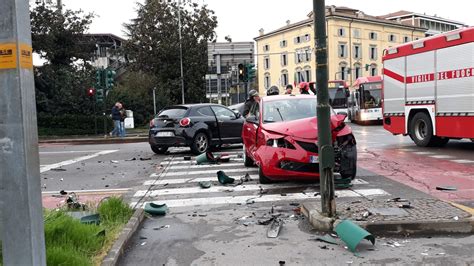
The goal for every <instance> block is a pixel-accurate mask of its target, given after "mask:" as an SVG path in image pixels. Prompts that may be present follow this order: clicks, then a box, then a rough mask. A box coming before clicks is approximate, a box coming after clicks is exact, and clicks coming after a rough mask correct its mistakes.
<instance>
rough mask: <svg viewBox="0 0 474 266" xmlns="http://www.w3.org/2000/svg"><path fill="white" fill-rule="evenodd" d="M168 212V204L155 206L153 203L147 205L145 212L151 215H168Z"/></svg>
mask: <svg viewBox="0 0 474 266" xmlns="http://www.w3.org/2000/svg"><path fill="white" fill-rule="evenodd" d="M167 211H168V206H166V204H155V203H153V202H149V203H147V204H145V212H146V213H149V214H151V215H166V212H167Z"/></svg>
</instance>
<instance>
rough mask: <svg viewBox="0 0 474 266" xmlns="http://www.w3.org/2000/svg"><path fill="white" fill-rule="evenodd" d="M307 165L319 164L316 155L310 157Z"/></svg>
mask: <svg viewBox="0 0 474 266" xmlns="http://www.w3.org/2000/svg"><path fill="white" fill-rule="evenodd" d="M309 163H319V157H318V156H317V155H310V156H309Z"/></svg>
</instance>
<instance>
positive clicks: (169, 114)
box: [156, 107, 188, 118]
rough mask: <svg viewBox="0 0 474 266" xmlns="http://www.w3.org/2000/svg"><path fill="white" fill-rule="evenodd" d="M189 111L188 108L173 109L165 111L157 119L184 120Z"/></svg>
mask: <svg viewBox="0 0 474 266" xmlns="http://www.w3.org/2000/svg"><path fill="white" fill-rule="evenodd" d="M187 110H188V109H187V108H186V107H172V108H168V109H163V110H161V112H159V113H158V115H156V117H157V118H182V117H183V116H184V114H185V113H186V111H187Z"/></svg>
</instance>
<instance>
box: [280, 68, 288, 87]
mask: <svg viewBox="0 0 474 266" xmlns="http://www.w3.org/2000/svg"><path fill="white" fill-rule="evenodd" d="M280 85H281V86H282V87H285V86H286V85H288V72H286V71H284V72H283V73H282V74H281V77H280Z"/></svg>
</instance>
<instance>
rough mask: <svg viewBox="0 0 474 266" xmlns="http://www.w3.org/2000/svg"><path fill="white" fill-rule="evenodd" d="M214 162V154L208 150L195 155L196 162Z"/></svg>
mask: <svg viewBox="0 0 474 266" xmlns="http://www.w3.org/2000/svg"><path fill="white" fill-rule="evenodd" d="M216 162H217V160H216V158H214V155H213V154H212V152H210V151H208V152H205V153H202V154H200V155H198V156H196V164H206V163H208V164H213V163H216Z"/></svg>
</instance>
